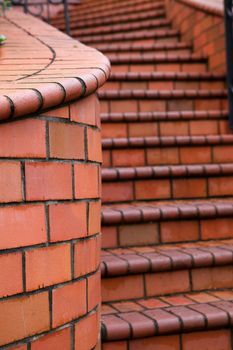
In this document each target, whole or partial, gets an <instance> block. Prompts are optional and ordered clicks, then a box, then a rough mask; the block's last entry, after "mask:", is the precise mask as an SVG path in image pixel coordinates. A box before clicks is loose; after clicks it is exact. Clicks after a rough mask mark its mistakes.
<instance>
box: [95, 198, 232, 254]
mask: <svg viewBox="0 0 233 350" xmlns="http://www.w3.org/2000/svg"><path fill="white" fill-rule="evenodd" d="M232 215H233V198H221V199H213V198H212V199H208V200H204V199H202V200H201V199H199V200H197V199H193V200H187V199H186V200H176V201H174V200H173V201H165V200H163V201H162V200H160V201H156V202H134V203H131V204H129V203H128V204H114V205H104V206H103V208H102V246H103V248H120V247H122V248H125V247H131V246H145V247H147V246H150V245H157V244H168V243H169V244H170V243H177V242H182V243H185V242H193V241H207V240H211V239H214V240H216V239H232V238H233V230H232V227H233V226H232V225H233V219H232Z"/></svg>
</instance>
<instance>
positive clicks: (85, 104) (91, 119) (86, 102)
mask: <svg viewBox="0 0 233 350" xmlns="http://www.w3.org/2000/svg"><path fill="white" fill-rule="evenodd" d="M99 109H100V107H99V101H98V99H97V97H96V96H95V95H91V96H88V97H85V98H82V99H81V100H78V101H77V102H74V103H72V104H71V105H70V118H71V120H73V121H75V122H78V123H83V124H89V125H98V124H99V121H98V119H99V118H100V117H99V112H100V111H99Z"/></svg>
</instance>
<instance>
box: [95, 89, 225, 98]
mask: <svg viewBox="0 0 233 350" xmlns="http://www.w3.org/2000/svg"><path fill="white" fill-rule="evenodd" d="M98 96H99V98H100V99H130V98H133V99H135V98H136V99H137V98H142V99H170V98H174V99H176V98H177V99H178V98H196V97H198V98H214V97H227V91H226V90H225V89H219V90H204V89H203V90H194V89H189V90H172V91H171V90H142V89H137V90H129V89H128V90H106V91H99V92H98Z"/></svg>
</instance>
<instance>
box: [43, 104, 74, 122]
mask: <svg viewBox="0 0 233 350" xmlns="http://www.w3.org/2000/svg"><path fill="white" fill-rule="evenodd" d="M43 115H44V116H46V117H53V118H65V119H69V116H70V112H69V106H66V107H61V108H57V109H53V110H52V111H48V112H43Z"/></svg>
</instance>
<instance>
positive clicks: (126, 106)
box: [110, 99, 137, 113]
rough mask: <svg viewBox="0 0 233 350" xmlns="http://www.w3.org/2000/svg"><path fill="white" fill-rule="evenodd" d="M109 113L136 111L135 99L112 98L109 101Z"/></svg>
mask: <svg viewBox="0 0 233 350" xmlns="http://www.w3.org/2000/svg"><path fill="white" fill-rule="evenodd" d="M110 112H111V113H119V112H120V113H121V112H122V113H123V112H137V101H136V100H133V99H132V100H122V101H121V100H116V101H115V100H112V101H111V102H110Z"/></svg>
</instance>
